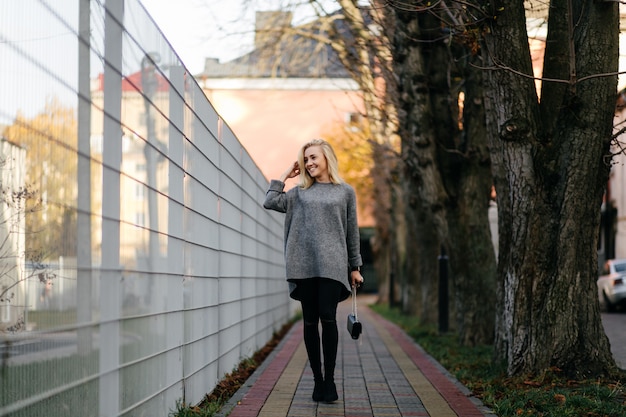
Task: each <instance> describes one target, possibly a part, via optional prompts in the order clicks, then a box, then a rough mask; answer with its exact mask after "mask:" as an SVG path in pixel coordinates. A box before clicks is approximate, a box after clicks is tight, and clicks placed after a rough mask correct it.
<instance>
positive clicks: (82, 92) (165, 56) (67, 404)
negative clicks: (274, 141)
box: [0, 0, 293, 417]
mask: <svg viewBox="0 0 626 417" xmlns="http://www.w3.org/2000/svg"><path fill="white" fill-rule="evenodd" d="M0 91H1V92H2V94H0V132H2V141H1V143H0V145H1V146H0V151H1V152H2V154H1V155H0V181H1V183H0V415H2V416H4V415H11V416H47V417H54V416H81V417H85V416H166V415H167V414H168V412H169V411H170V410H172V409H173V408H174V406H175V403H176V401H177V400H179V399H184V400H186V401H187V402H188V403H196V402H198V401H200V400H201V399H202V397H203V396H204V394H205V393H207V392H208V391H210V390H211V389H212V388H213V387H214V386H215V384H216V383H217V382H218V381H219V379H220V378H221V377H222V376H223V375H224V374H225V373H227V372H230V371H231V370H232V368H233V366H234V365H236V364H237V363H238V362H239V361H240V360H241V359H242V358H243V357H248V356H250V355H251V354H252V353H253V352H254V351H255V350H257V349H258V348H259V347H261V346H262V345H263V344H265V343H266V342H267V341H268V340H269V339H270V338H271V337H272V334H273V333H274V332H275V331H276V330H278V328H279V327H280V326H281V325H282V324H284V323H285V322H286V321H287V320H288V319H289V317H290V316H291V313H292V312H293V310H292V308H291V304H290V301H289V298H288V295H287V291H286V285H285V282H284V278H283V276H284V269H283V255H282V218H281V217H280V216H278V215H276V214H275V213H272V212H268V211H266V210H264V209H263V208H262V206H261V204H260V203H261V202H262V201H263V197H264V194H265V190H266V187H267V180H266V179H265V178H264V177H263V175H262V174H261V171H260V170H259V169H258V167H257V166H256V165H255V163H254V162H253V161H252V160H251V159H250V156H249V155H248V154H247V152H246V151H245V149H244V148H243V147H242V145H241V144H240V143H239V141H238V140H237V138H236V137H235V135H234V134H233V132H232V131H231V130H230V128H229V127H228V126H227V125H226V124H225V123H224V122H223V121H222V119H221V118H220V116H219V115H218V114H217V112H216V111H215V109H213V107H212V106H211V103H210V102H209V101H208V100H207V98H206V97H205V95H204V94H203V92H202V90H201V89H200V88H199V87H198V85H197V84H196V82H195V81H194V79H193V78H192V77H191V76H190V74H189V73H188V72H187V71H186V69H185V67H184V65H183V63H182V62H180V60H179V59H178V57H177V56H176V54H175V51H173V50H172V48H171V47H170V45H169V44H168V42H167V41H166V39H165V38H164V37H163V35H162V34H161V33H160V31H159V30H158V28H157V27H156V25H155V24H154V22H153V21H152V20H151V19H150V17H149V16H148V14H147V13H146V11H145V10H144V9H143V7H142V6H141V4H140V2H139V1H138V0H106V1H104V0H21V1H3V2H1V3H0Z"/></svg>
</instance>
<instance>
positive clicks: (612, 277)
mask: <svg viewBox="0 0 626 417" xmlns="http://www.w3.org/2000/svg"><path fill="white" fill-rule="evenodd" d="M598 297H599V298H600V305H601V306H603V307H604V308H605V309H606V311H608V312H613V311H615V309H616V308H617V307H618V306H620V305H621V306H626V259H611V260H608V261H606V263H605V264H604V268H603V269H602V273H601V274H600V277H599V278H598Z"/></svg>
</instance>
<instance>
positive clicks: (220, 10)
mask: <svg viewBox="0 0 626 417" xmlns="http://www.w3.org/2000/svg"><path fill="white" fill-rule="evenodd" d="M140 1H141V3H142V4H143V5H144V7H145V8H146V10H147V11H148V13H149V14H150V16H152V18H153V19H154V21H155V22H156V24H157V25H158V26H159V28H160V29H161V31H162V32H163V33H164V34H165V37H166V38H167V40H168V41H169V42H170V44H171V45H172V46H173V48H174V50H175V51H176V53H177V54H178V56H180V58H181V59H182V61H183V63H184V64H185V66H186V67H187V68H188V69H189V71H190V72H191V73H192V74H197V73H199V72H202V70H203V69H204V60H205V58H218V59H219V60H220V61H221V62H226V61H229V60H231V59H234V58H236V57H238V56H241V55H243V54H245V53H246V52H248V51H249V50H250V49H251V47H252V43H253V35H252V33H253V30H254V11H252V12H250V11H249V10H246V9H243V6H242V1H241V0H176V1H172V0H140ZM255 3H258V2H255ZM262 3H263V2H262ZM237 33H240V35H236V34H237Z"/></svg>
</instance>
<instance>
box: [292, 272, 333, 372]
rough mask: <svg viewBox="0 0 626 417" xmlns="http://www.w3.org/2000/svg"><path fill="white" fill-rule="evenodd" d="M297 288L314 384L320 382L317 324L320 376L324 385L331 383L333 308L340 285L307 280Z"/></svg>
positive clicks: (316, 279) (315, 279)
mask: <svg viewBox="0 0 626 417" xmlns="http://www.w3.org/2000/svg"><path fill="white" fill-rule="evenodd" d="M298 287H300V288H298V290H299V293H300V294H302V296H301V299H300V302H301V303H302V317H303V319H304V344H305V346H306V351H307V354H308V356H309V363H310V364H311V369H312V370H313V377H314V378H315V380H316V381H321V380H322V379H324V377H323V376H322V359H321V352H320V334H319V328H318V324H319V322H320V321H321V322H322V349H323V353H324V374H325V376H326V380H327V381H333V380H334V374H335V362H336V361H337V345H338V343H339V332H338V330H337V304H339V297H340V296H341V290H342V288H341V283H339V282H337V281H334V280H332V279H326V278H309V279H303V280H298Z"/></svg>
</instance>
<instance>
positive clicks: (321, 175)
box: [304, 145, 330, 182]
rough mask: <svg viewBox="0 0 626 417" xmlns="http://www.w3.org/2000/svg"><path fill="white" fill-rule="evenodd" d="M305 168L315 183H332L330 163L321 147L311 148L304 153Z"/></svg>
mask: <svg viewBox="0 0 626 417" xmlns="http://www.w3.org/2000/svg"><path fill="white" fill-rule="evenodd" d="M304 168H305V169H306V170H307V172H308V173H309V175H310V176H311V178H313V179H315V181H317V182H330V177H329V175H328V162H327V161H326V157H325V156H324V153H323V152H322V148H321V146H318V145H315V146H309V147H308V148H307V149H306V150H305V151H304Z"/></svg>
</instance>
